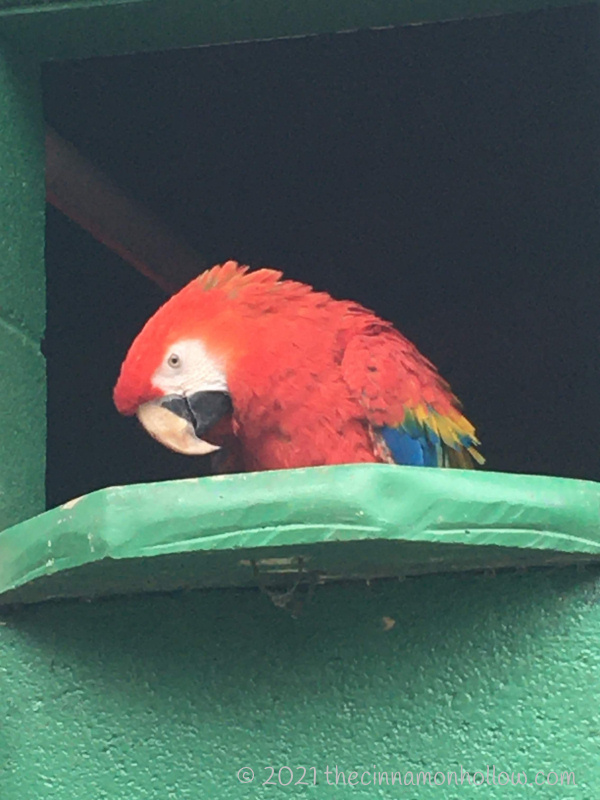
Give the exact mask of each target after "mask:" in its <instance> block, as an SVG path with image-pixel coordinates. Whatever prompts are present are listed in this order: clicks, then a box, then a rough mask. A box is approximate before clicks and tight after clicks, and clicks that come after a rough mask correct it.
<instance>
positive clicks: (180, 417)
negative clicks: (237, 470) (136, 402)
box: [137, 392, 233, 456]
mask: <svg viewBox="0 0 600 800" xmlns="http://www.w3.org/2000/svg"><path fill="white" fill-rule="evenodd" d="M232 410H233V406H232V404H231V398H230V396H229V395H228V394H227V392H196V393H195V394H192V395H190V396H189V397H185V396H183V395H168V396H166V397H162V398H161V399H160V400H152V401H150V402H149V403H144V404H143V405H141V406H140V407H139V408H138V410H137V416H138V419H139V421H140V422H141V423H142V425H143V426H144V428H145V429H146V430H147V431H148V433H149V434H150V436H152V437H153V438H154V439H156V440H157V441H159V442H160V443H161V444H163V445H164V446H165V447H168V448H169V449H171V450H174V451H175V452H176V453H183V454H184V455H190V456H192V455H194V456H203V455H206V454H207V453H214V452H215V451H216V450H219V449H220V448H219V446H218V445H216V444H211V442H207V441H205V440H204V439H202V436H203V435H204V434H206V433H207V432H208V431H209V430H210V429H211V428H212V427H214V426H215V425H216V424H217V422H219V421H220V420H221V419H222V418H223V417H224V416H225V415H227V414H231V412H232Z"/></svg>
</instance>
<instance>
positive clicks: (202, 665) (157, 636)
mask: <svg viewBox="0 0 600 800" xmlns="http://www.w3.org/2000/svg"><path fill="white" fill-rule="evenodd" d="M596 575H597V573H596ZM599 589H600V582H599V581H598V580H597V579H596V578H595V577H594V573H593V572H585V571H576V570H574V569H571V568H568V569H564V570H556V571H538V572H535V571H533V572H527V573H521V574H504V573H503V574H498V575H497V576H495V577H492V576H483V575H481V576H474V575H465V576H459V577H456V576H454V577H449V576H438V577H431V578H417V579H411V580H407V581H405V582H402V583H399V582H397V581H389V582H375V583H372V584H371V585H370V586H368V585H366V584H364V583H355V584H347V585H338V586H327V587H322V588H319V589H317V591H316V593H315V595H314V598H313V600H312V602H311V603H310V604H309V605H307V606H305V608H304V611H303V613H302V614H301V615H300V617H299V618H297V619H294V618H292V617H290V616H289V615H287V614H286V613H285V612H283V611H281V610H278V609H277V608H275V607H274V606H273V605H272V604H271V602H270V601H269V599H268V598H267V597H266V596H265V595H263V594H259V593H257V592H255V591H253V590H213V591H207V592H192V593H189V594H179V595H173V596H171V595H154V596H152V595H148V596H145V597H136V598H122V599H117V600H111V601H103V602H97V603H92V604H89V603H70V602H61V603H51V604H44V605H38V606H30V607H23V608H21V609H16V610H14V611H13V612H12V614H10V615H8V616H7V612H6V611H4V612H2V613H3V616H2V624H1V625H0V718H1V719H2V725H1V726H0V797H2V800H29V799H30V798H31V800H34V798H35V800H42V799H43V800H54V799H55V798H56V800H59V799H60V800H70V798H72V800H82V798H94V800H102V799H103V798H110V800H121V799H122V800H141V798H153V800H157V799H158V798H160V799H161V800H163V798H164V800H168V798H177V800H185V799H186V798H190V800H192V798H193V800H196V798H221V799H222V800H224V798H243V797H248V798H261V797H288V796H289V797H293V796H302V797H319V798H344V797H348V798H350V797H359V798H372V797H382V798H388V797H389V798H392V797H410V798H415V797H418V798H419V799H421V798H432V800H433V798H440V797H445V798H458V797H465V798H470V797H473V798H475V797H483V796H484V797H486V798H501V797H502V798H503V797H511V798H513V797H514V798H537V797H539V798H544V800H551V799H552V798H561V800H569V799H570V798H572V800H597V797H598V786H599V785H600V756H599V754H598V753H599V745H600V711H599V708H600V707H599V704H598V689H599V678H600V652H599V651H598V646H597V644H598V640H599V638H600V592H599ZM383 617H390V618H393V619H394V620H395V625H394V627H393V628H392V629H391V630H388V631H385V630H384V625H383ZM336 764H337V765H338V768H339V769H344V768H345V769H346V772H348V771H350V770H359V769H360V770H362V769H366V770H368V771H370V772H372V771H373V765H375V766H376V768H377V771H385V770H388V771H392V770H394V769H395V770H399V771H401V772H402V773H403V774H404V773H405V772H407V771H412V772H413V773H415V774H416V772H418V771H421V770H425V771H428V770H431V771H432V772H435V771H436V770H437V771H442V772H448V771H453V770H456V769H457V770H458V772H459V774H460V765H462V766H463V767H464V769H467V770H469V769H470V770H472V771H475V770H483V771H484V773H485V772H486V768H487V766H488V765H490V769H491V767H492V765H494V764H495V765H496V770H497V772H499V771H502V770H506V771H508V772H509V773H510V772H512V771H518V772H521V773H522V772H524V771H525V772H527V774H528V777H529V780H530V781H533V780H534V778H535V774H536V772H537V771H538V770H544V771H545V772H546V773H548V772H550V771H551V770H555V771H556V772H557V773H558V774H559V775H560V773H561V772H563V771H566V770H568V771H573V772H574V774H575V780H576V782H577V786H576V787H573V785H571V786H570V787H566V786H563V787H561V786H560V785H558V786H554V787H552V786H543V787H539V788H538V787H535V788H531V787H524V786H522V785H521V786H514V787H513V786H509V787H508V788H503V787H501V786H499V785H496V786H493V785H492V786H489V787H488V786H485V787H484V788H476V787H473V786H464V787H459V788H458V789H457V788H456V787H454V788H453V790H452V791H449V790H448V789H447V788H446V789H440V788H435V787H429V786H426V787H423V786H420V788H419V789H408V788H404V787H403V788H401V789H400V788H399V787H398V786H397V785H396V786H394V787H392V786H388V787H386V786H385V785H384V786H383V787H382V789H381V791H380V792H379V793H376V791H375V790H374V789H373V787H363V788H361V787H359V786H355V787H349V786H346V787H345V788H344V787H337V789H336V787H335V786H331V787H328V786H327V785H326V779H325V775H324V770H325V768H326V766H327V765H330V767H331V768H333V767H334V766H335V765H336ZM268 765H273V766H274V767H277V768H279V767H280V766H284V765H290V766H292V767H294V768H297V767H299V766H305V767H312V766H315V767H316V768H317V779H318V781H319V788H318V789H316V790H315V789H312V788H311V787H306V786H304V787H302V786H296V787H292V786H290V787H288V788H287V789H277V788H274V787H272V786H262V787H261V786H260V783H261V781H262V780H264V779H265V778H266V777H268V774H269V773H268V772H265V770H264V768H265V767H267V766H268ZM243 767H251V768H252V769H253V770H254V771H255V774H256V781H255V783H253V784H252V785H249V786H241V785H240V783H239V782H238V780H237V778H236V772H237V770H239V769H240V768H243ZM296 776H297V778H299V777H300V772H299V771H298V770H297V769H296ZM308 777H309V778H310V779H311V780H312V773H309V775H308ZM282 778H283V779H284V780H287V779H288V774H287V773H286V772H285V771H284V772H283V773H282ZM552 779H553V780H554V778H552ZM438 780H439V778H438Z"/></svg>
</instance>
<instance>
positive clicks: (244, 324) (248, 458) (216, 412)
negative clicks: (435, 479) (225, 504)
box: [114, 261, 483, 472]
mask: <svg viewBox="0 0 600 800" xmlns="http://www.w3.org/2000/svg"><path fill="white" fill-rule="evenodd" d="M114 402H115V405H116V407H117V409H118V411H120V412H121V414H126V415H133V414H137V416H138V418H139V420H140V422H141V423H142V425H143V426H144V427H145V428H146V430H147V431H148V432H149V433H150V434H151V435H152V436H154V437H155V438H156V439H157V440H158V441H159V442H161V443H162V444H164V445H165V446H166V447H169V448H171V449H172V450H175V451H177V452H180V453H186V454H190V455H202V454H206V453H213V460H214V468H215V471H219V472H237V471H254V470H268V469H286V468H292V467H309V466H319V465H324V464H351V463H359V462H380V463H388V464H408V465H415V466H427V467H462V468H468V467H472V466H474V463H475V462H477V463H483V458H482V457H481V455H480V454H479V452H478V450H477V446H478V445H479V441H478V439H477V437H476V435H475V429H474V428H473V426H472V425H471V423H470V422H469V421H468V420H467V419H466V418H465V417H464V416H463V414H462V413H461V410H460V403H459V401H458V400H457V398H456V397H455V396H454V395H453V394H452V392H451V390H450V387H449V386H448V384H447V383H446V382H445V381H444V380H443V379H442V378H441V377H440V375H439V374H438V372H437V370H436V368H435V367H434V366H433V364H431V362H430V361H428V360H427V359H426V358H425V357H424V356H422V355H421V353H419V351H418V350H417V348H416V347H415V346H414V345H413V344H411V342H409V341H408V340H407V339H406V338H405V337H404V336H402V334H400V333H399V332H398V331H397V330H396V329H395V328H394V327H393V325H392V324H391V323H389V322H385V321H384V320H382V319H379V317H377V316H376V315H375V314H373V313H372V312H371V311H368V310H367V309H366V308H363V306H361V305H358V304H357V303H353V302H348V301H342V300H335V299H333V298H332V297H331V296H330V295H329V294H326V293H325V292H317V291H315V290H313V289H312V288H311V287H310V286H307V285H305V284H302V283H297V282H295V281H290V280H284V279H283V278H282V274H281V272H277V271H275V270H271V269H259V270H257V271H254V272H251V271H249V269H248V267H245V266H240V265H239V264H237V263H236V262H234V261H228V262H226V263H225V264H222V265H219V266H216V267H213V268H212V269H210V270H208V271H206V272H204V273H203V274H202V275H200V276H199V277H198V278H196V279H195V280H193V281H192V282H191V283H189V284H188V285H187V286H185V287H184V288H183V289H182V290H181V291H180V292H178V293H177V294H176V295H174V296H173V297H171V298H170V299H169V300H168V301H167V302H166V303H165V304H164V305H163V306H162V307H161V308H159V309H158V311H157V312H156V313H155V314H154V316H153V317H151V318H150V320H149V321H148V322H147V323H146V325H145V326H144V328H143V329H142V331H141V332H140V333H139V335H138V336H137V338H136V339H135V340H134V342H133V344H132V345H131V348H130V350H129V352H128V354H127V357H126V358H125V361H124V362H123V365H122V367H121V373H120V375H119V379H118V381H117V384H116V386H115V389H114Z"/></svg>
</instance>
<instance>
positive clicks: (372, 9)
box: [0, 0, 583, 61]
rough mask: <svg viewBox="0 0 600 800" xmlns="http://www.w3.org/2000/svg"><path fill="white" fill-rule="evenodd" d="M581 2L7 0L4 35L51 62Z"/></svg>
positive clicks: (0, 15) (1, 4)
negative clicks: (51, 60) (54, 0)
mask: <svg viewBox="0 0 600 800" xmlns="http://www.w3.org/2000/svg"><path fill="white" fill-rule="evenodd" d="M581 4H583V0H570V2H569V0H478V2H474V0H451V2H449V1H448V0H419V2H413V0H371V2H368V3H366V2H364V0H328V2H324V1H323V0H291V2H281V0H202V2H200V0H58V1H56V2H52V1H51V2H39V1H35V0H34V1H33V2H32V1H31V0H0V37H3V38H5V40H7V41H12V42H14V43H15V44H16V45H17V46H18V47H19V48H20V49H21V50H22V51H23V52H24V53H26V54H28V55H30V56H33V57H35V58H38V59H40V60H42V61H43V60H47V59H65V58H86V57H90V56H105V55H116V54H123V53H132V52H140V51H149V50H164V49H169V48H183V47H198V46H201V45H209V44H218V43H225V42H239V41H249V40H257V39H273V38H282V37H291V36H306V35H312V34H319V33H334V32H336V31H347V30H356V29H365V28H377V27H385V26H390V25H408V24H417V23H423V22H439V21H445V20H457V19H466V18H471V17H484V16H490V15H497V14H505V13H514V12H528V11H536V10H543V9H548V8H556V7H566V6H569V5H581Z"/></svg>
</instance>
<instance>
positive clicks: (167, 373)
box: [113, 261, 300, 455]
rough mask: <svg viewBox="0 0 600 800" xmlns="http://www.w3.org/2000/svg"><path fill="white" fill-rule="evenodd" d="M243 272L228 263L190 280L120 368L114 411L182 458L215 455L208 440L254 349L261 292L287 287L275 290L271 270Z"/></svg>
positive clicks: (225, 417) (223, 418) (229, 407)
mask: <svg viewBox="0 0 600 800" xmlns="http://www.w3.org/2000/svg"><path fill="white" fill-rule="evenodd" d="M247 273H248V268H247V267H242V266H239V265H238V264H237V263H235V262H233V261H228V262H226V263H225V264H223V265H220V266H216V267H213V268H212V269H210V270H208V271H207V272H204V273H203V274H202V275H200V276H199V277H198V278H196V279H195V280H193V281H192V282H191V283H189V284H188V285H187V286H186V287H184V288H183V289H182V290H181V291H180V292H178V293H177V294H176V295H174V296H173V297H171V298H170V299H169V300H168V301H167V302H166V303H165V304H164V305H163V306H162V307H161V308H159V309H158V311H157V312H156V313H155V314H154V316H153V317H151V318H150V320H149V321H148V322H147V323H146V325H145V326H144V328H143V329H142V331H141V332H140V333H139V335H138V336H137V338H136V339H135V340H134V342H133V344H132V345H131V348H130V350H129V352H128V353H127V356H126V358H125V361H124V362H123V365H122V367H121V372H120V375H119V379H118V381H117V384H116V386H115V389H114V395H113V397H114V402H115V405H116V407H117V409H118V411H119V412H120V413H121V414H125V415H134V414H135V415H137V417H138V418H139V420H140V422H141V423H142V425H143V426H144V428H145V429H146V430H147V431H148V433H150V435H151V436H153V437H154V438H155V439H157V440H158V441H160V442H161V443H162V444H163V445H165V446H166V447H169V448H170V449H172V450H175V451H177V452H179V453H185V454H187V455H204V454H206V453H210V452H213V451H215V450H218V449H219V445H218V444H215V443H214V442H211V441H208V440H207V438H205V437H206V436H207V434H209V432H211V431H213V432H214V431H215V430H218V429H219V427H221V428H223V427H224V426H226V425H227V423H228V421H229V422H230V421H231V415H232V411H233V404H232V394H231V381H232V378H235V376H236V368H237V366H238V365H239V364H240V363H241V361H242V360H243V358H244V356H245V354H246V353H247V352H248V350H249V348H251V347H253V346H254V345H255V344H256V343H255V341H253V337H254V336H255V333H256V331H257V329H258V328H260V318H261V316H262V314H263V312H264V310H265V293H266V294H267V295H268V294H269V293H270V290H271V289H273V288H274V287H276V286H283V285H284V283H287V284H290V282H289V281H287V282H284V283H278V282H279V278H280V277H281V273H280V272H276V271H274V270H267V269H263V270H258V271H256V272H251V273H248V274H247ZM296 285H297V286H300V284H296ZM275 294H277V292H275ZM209 438H211V437H210V436H209ZM217 439H218V437H217Z"/></svg>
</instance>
